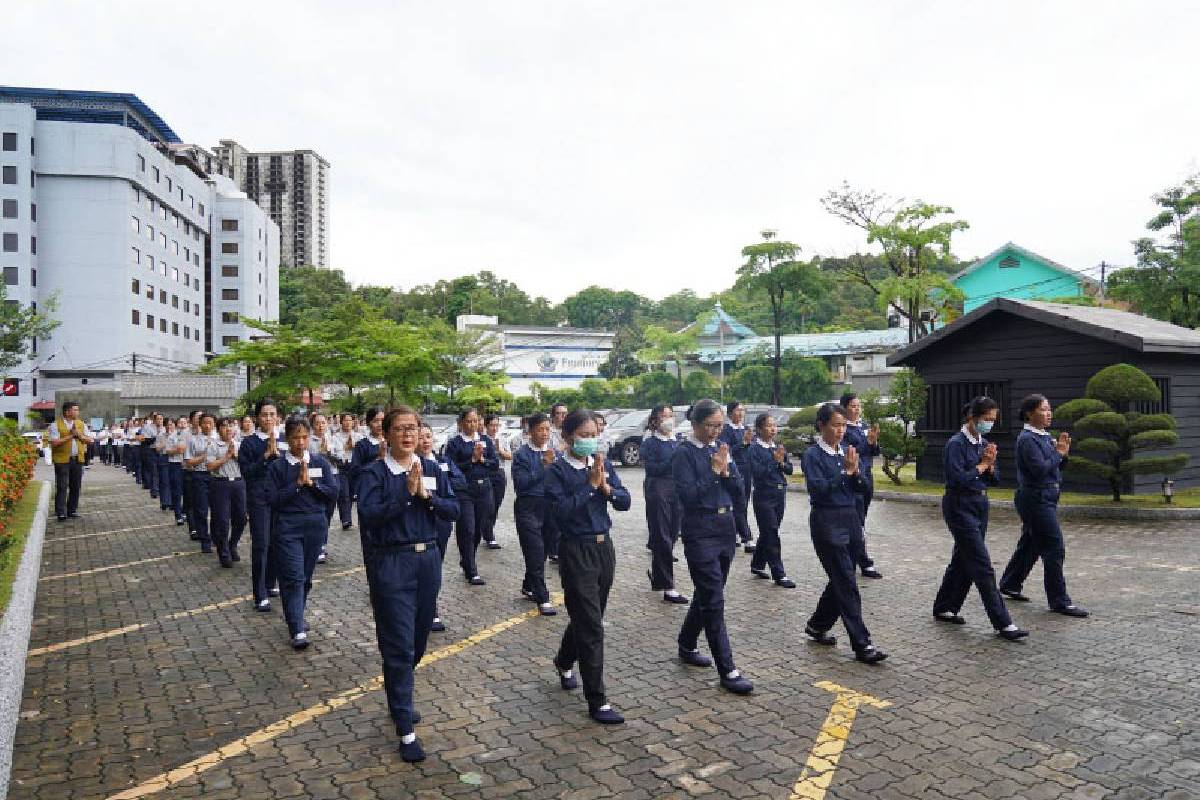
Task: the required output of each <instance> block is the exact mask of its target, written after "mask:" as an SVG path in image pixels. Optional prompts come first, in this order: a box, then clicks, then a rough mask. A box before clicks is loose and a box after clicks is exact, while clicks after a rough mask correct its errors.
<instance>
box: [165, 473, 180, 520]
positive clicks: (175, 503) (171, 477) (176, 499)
mask: <svg viewBox="0 0 1200 800" xmlns="http://www.w3.org/2000/svg"><path fill="white" fill-rule="evenodd" d="M167 483H168V484H169V485H170V487H171V503H170V505H171V508H173V509H174V510H175V519H177V520H178V519H182V518H183V464H182V463H180V462H178V461H176V462H174V463H172V462H171V461H169V460H168V461H167Z"/></svg>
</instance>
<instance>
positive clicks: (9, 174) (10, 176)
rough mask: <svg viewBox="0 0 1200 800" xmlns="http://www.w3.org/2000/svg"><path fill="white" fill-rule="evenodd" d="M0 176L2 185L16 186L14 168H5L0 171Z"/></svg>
mask: <svg viewBox="0 0 1200 800" xmlns="http://www.w3.org/2000/svg"><path fill="white" fill-rule="evenodd" d="M0 176H2V177H0V180H3V182H4V183H7V184H11V185H16V183H17V168H16V167H5V168H4V169H3V170H0Z"/></svg>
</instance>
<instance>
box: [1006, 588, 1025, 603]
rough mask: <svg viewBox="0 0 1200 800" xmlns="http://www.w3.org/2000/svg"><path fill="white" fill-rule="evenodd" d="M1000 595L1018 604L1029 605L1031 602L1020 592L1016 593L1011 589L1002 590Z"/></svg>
mask: <svg viewBox="0 0 1200 800" xmlns="http://www.w3.org/2000/svg"><path fill="white" fill-rule="evenodd" d="M1000 594H1002V595H1004V596H1005V597H1007V598H1008V599H1009V600H1015V601H1016V602H1018V603H1028V602H1029V598H1028V597H1026V596H1025V595H1023V594H1021V593H1020V592H1014V591H1011V590H1009V589H1001V590H1000Z"/></svg>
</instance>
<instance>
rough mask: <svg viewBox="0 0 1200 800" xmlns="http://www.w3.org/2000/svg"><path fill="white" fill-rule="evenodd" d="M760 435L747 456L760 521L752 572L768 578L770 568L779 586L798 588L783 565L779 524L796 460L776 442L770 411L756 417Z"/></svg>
mask: <svg viewBox="0 0 1200 800" xmlns="http://www.w3.org/2000/svg"><path fill="white" fill-rule="evenodd" d="M754 432H755V434H757V435H756V437H755V440H754V444H752V445H750V454H749V457H748V458H747V459H746V460H747V462H748V466H749V468H750V472H751V474H752V482H753V485H754V499H753V504H754V519H755V521H756V522H758V547H756V548H755V550H754V557H753V558H752V559H751V560H750V572H752V573H753V574H754V575H755V576H756V577H759V578H766V577H768V576H767V568H768V567H769V568H770V570H771V574H770V577H771V578H773V579H774V581H775V584H776V585H777V586H782V587H783V588H784V589H795V588H796V582H795V581H793V580H792V579H791V578H789V577H788V576H787V571H786V570H785V569H784V568H783V548H782V545H781V543H780V541H779V526H780V525H781V524H783V512H784V510H785V509H786V508H787V482H788V476H789V475H791V474H792V462H791V461H789V460H788V456H787V448H785V447H783V446H782V445H778V444H776V443H775V435H776V434H777V433H778V432H779V424H778V423H777V422H775V418H774V417H772V416H771V415H770V414H759V415H758V419H756V420H754Z"/></svg>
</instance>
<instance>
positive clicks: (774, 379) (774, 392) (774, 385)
mask: <svg viewBox="0 0 1200 800" xmlns="http://www.w3.org/2000/svg"><path fill="white" fill-rule="evenodd" d="M782 315H783V296H782V295H780V296H779V297H778V299H777V298H776V297H775V295H774V294H772V295H771V317H772V319H773V320H774V322H775V358H774V360H773V362H772V364H771V405H773V406H778V405H779V395H780V394H781V392H780V387H779V372H780V369H781V368H782V361H781V359H780V353H779V349H780V341H779V338H780V332H779V327H780V325H781V319H780V317H781V316H782Z"/></svg>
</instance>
